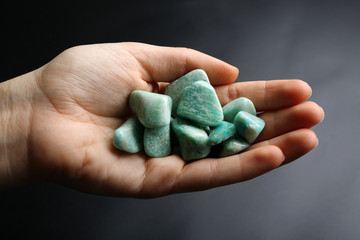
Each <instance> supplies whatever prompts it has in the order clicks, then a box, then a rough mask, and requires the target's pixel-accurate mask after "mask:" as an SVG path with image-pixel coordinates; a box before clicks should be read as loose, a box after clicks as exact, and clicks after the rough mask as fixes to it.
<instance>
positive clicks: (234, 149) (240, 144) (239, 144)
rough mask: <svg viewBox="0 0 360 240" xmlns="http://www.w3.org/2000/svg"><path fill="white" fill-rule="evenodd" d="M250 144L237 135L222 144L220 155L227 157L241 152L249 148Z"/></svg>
mask: <svg viewBox="0 0 360 240" xmlns="http://www.w3.org/2000/svg"><path fill="white" fill-rule="evenodd" d="M249 145H250V144H249V143H248V142H247V141H245V140H244V139H243V138H241V137H239V136H237V135H235V136H233V137H231V138H229V139H228V140H226V141H225V142H223V143H221V144H220V148H219V157H227V156H231V155H234V154H237V153H240V152H241V151H243V150H245V149H246V148H248V147H249Z"/></svg>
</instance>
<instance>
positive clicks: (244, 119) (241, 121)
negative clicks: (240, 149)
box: [234, 111, 265, 143]
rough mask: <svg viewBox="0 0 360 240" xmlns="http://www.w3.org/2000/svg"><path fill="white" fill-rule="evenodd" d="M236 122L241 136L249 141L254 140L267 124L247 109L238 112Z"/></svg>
mask: <svg viewBox="0 0 360 240" xmlns="http://www.w3.org/2000/svg"><path fill="white" fill-rule="evenodd" d="M234 124H235V125H236V129H237V133H238V134H239V136H241V137H243V138H244V139H245V140H246V141H247V142H248V143H252V142H254V140H255V139H256V138H257V137H258V136H259V134H260V133H261V131H262V130H263V129H264V126H265V122H264V120H262V119H261V118H258V117H256V116H254V115H252V114H250V113H248V112H245V111H240V112H239V113H238V114H236V116H235V119H234Z"/></svg>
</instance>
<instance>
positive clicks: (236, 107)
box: [223, 97, 256, 122]
mask: <svg viewBox="0 0 360 240" xmlns="http://www.w3.org/2000/svg"><path fill="white" fill-rule="evenodd" d="M240 111H245V112H248V113H250V114H252V115H254V116H256V109H255V106H254V104H253V102H252V101H251V100H250V99H248V98H245V97H240V98H237V99H235V100H233V101H231V102H229V103H228V104H226V105H225V106H224V107H223V112H224V119H225V121H228V122H234V118H235V116H236V114H238V112H240Z"/></svg>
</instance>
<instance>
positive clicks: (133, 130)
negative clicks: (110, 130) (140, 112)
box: [113, 117, 144, 153]
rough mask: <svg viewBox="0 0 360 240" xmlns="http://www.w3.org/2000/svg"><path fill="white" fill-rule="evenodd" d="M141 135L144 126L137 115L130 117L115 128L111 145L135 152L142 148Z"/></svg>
mask: <svg viewBox="0 0 360 240" xmlns="http://www.w3.org/2000/svg"><path fill="white" fill-rule="evenodd" d="M143 135H144V126H143V125H141V123H140V121H139V120H138V118H137V117H132V118H130V119H128V120H127V121H126V122H124V123H123V124H122V125H121V126H120V127H119V128H118V129H116V130H115V132H114V139H113V145H114V147H116V148H117V149H120V150H122V151H125V152H129V153H137V152H139V151H141V150H142V149H143V148H144V145H143Z"/></svg>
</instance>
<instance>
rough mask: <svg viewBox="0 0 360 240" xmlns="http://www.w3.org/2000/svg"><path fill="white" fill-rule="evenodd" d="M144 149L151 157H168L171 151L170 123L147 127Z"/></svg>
mask: <svg viewBox="0 0 360 240" xmlns="http://www.w3.org/2000/svg"><path fill="white" fill-rule="evenodd" d="M144 150H145V153H146V154H147V155H148V156H150V157H166V156H169V155H170V153H171V143H170V124H168V125H166V126H164V127H160V128H145V131H144Z"/></svg>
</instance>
